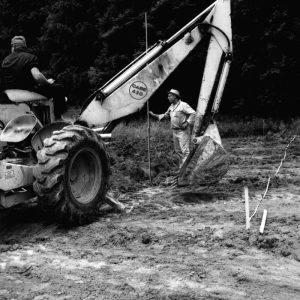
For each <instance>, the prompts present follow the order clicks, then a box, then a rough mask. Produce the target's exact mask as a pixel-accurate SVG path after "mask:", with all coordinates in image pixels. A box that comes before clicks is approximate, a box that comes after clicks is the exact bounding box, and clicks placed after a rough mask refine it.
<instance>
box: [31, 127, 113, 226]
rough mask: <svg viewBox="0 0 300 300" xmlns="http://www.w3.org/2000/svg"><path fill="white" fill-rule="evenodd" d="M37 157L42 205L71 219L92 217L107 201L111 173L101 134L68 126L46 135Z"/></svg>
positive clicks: (79, 220)
mask: <svg viewBox="0 0 300 300" xmlns="http://www.w3.org/2000/svg"><path fill="white" fill-rule="evenodd" d="M37 158H38V164H37V166H36V167H35V168H34V176H35V178H36V181H35V182H34V185H33V187H34V190H35V192H36V193H37V195H38V196H39V199H40V201H39V203H40V206H41V207H42V209H43V210H44V211H50V212H53V213H54V214H55V215H56V216H58V217H59V218H60V219H61V220H63V221H64V222H67V223H72V224H74V223H76V224H83V223H86V222H89V221H91V220H92V219H93V218H94V217H95V216H96V215H97V213H98V210H99V207H100V206H101V204H103V203H104V202H105V194H106V191H107V187H108V182H109V173H110V171H109V163H108V159H107V156H106V152H105V149H104V145H103V142H102V140H101V138H100V136H98V135H97V134H96V133H94V132H93V131H92V130H90V129H87V128H85V127H82V126H78V125H70V126H66V127H64V128H63V129H62V130H59V131H54V132H53V135H52V136H51V137H50V138H47V139H45V141H44V147H43V148H42V149H41V150H40V151H38V153H37Z"/></svg>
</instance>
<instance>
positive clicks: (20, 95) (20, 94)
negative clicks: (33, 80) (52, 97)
mask: <svg viewBox="0 0 300 300" xmlns="http://www.w3.org/2000/svg"><path fill="white" fill-rule="evenodd" d="M4 93H5V94H6V95H7V97H8V98H9V100H11V101H13V102H16V103H19V102H32V101H46V100H48V98H47V97H45V96H43V95H41V94H38V93H35V92H31V91H26V90H17V89H12V90H5V91H4Z"/></svg>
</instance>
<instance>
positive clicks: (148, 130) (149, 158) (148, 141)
mask: <svg viewBox="0 0 300 300" xmlns="http://www.w3.org/2000/svg"><path fill="white" fill-rule="evenodd" d="M147 29H148V25H147V13H145V33H146V52H147V51H148V30H147ZM149 111H150V109H149V100H147V143H148V171H149V180H150V184H152V176H151V154H150V117H149Z"/></svg>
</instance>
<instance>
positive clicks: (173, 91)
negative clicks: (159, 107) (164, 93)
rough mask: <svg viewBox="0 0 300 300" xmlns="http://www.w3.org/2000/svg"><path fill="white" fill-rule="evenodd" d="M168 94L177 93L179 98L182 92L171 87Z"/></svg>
mask: <svg viewBox="0 0 300 300" xmlns="http://www.w3.org/2000/svg"><path fill="white" fill-rule="evenodd" d="M168 94H173V95H176V96H177V97H178V98H180V93H179V91H177V90H174V89H171V90H170V91H169V92H168Z"/></svg>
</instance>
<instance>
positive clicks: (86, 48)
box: [0, 0, 300, 118]
mask: <svg viewBox="0 0 300 300" xmlns="http://www.w3.org/2000/svg"><path fill="white" fill-rule="evenodd" d="M211 3H212V1H208V0H202V1H199V0H148V1H141V0H101V1H100V0H85V1H80V0H53V1H46V0H31V1H28V0H0V28H1V30H0V59H1V60H2V59H3V58H4V57H5V56H6V55H7V54H8V53H9V51H10V39H11V38H12V37H13V36H15V35H24V36H25V37H26V39H27V44H28V46H29V47H30V48H31V49H32V51H33V52H35V53H36V54H37V56H38V57H39V61H40V68H41V70H42V71H43V72H44V73H45V74H46V75H47V76H49V77H52V78H55V79H56V80H57V81H59V82H61V83H63V84H64V85H65V87H66V89H67V91H68V95H69V99H70V101H71V103H73V104H79V105H80V104H82V103H83V102H84V100H85V99H86V97H88V96H89V95H90V93H92V92H93V91H94V90H95V89H96V88H97V87H99V86H101V85H103V84H104V83H105V82H106V81H107V80H108V79H110V78H111V77H112V76H114V75H115V74H116V73H117V72H118V71H120V70H121V69H122V68H123V67H124V66H126V65H127V64H128V63H130V62H131V61H132V60H133V59H134V58H136V57H137V56H138V55H139V54H141V53H142V52H144V51H145V47H146V41H145V24H144V16H145V13H147V18H148V19H147V25H148V26H147V31H148V41H147V42H148V44H149V45H152V44H154V43H156V42H157V41H158V40H164V39H168V38H169V37H170V36H172V35H173V34H174V33H175V32H176V31H178V30H179V29H180V28H181V27H182V26H184V25H185V24H186V23H188V22H189V21H190V20H191V19H192V18H194V17H195V16H196V15H197V14H198V13H199V12H201V11H202V10H203V9H205V8H206V7H208V6H209V5H210V4H211ZM231 3H232V28H233V47H234V48H233V62H232V66H231V70H230V75H229V78H228V81H227V84H226V88H225V92H224V97H223V101H222V104H221V110H220V113H222V114H227V115H238V116H244V115H255V116H265V117H269V116H273V117H284V118H290V117H293V116H297V115H299V111H298V110H297V109H296V108H297V102H298V100H299V96H298V93H297V92H296V90H297V84H298V82H299V79H300V76H299V72H300V71H299V70H300V66H299V58H298V55H299V54H298V53H299V50H300V49H299V48H300V47H299V41H300V18H299V16H298V13H297V11H298V10H297V8H296V1H281V0H264V1H259V0H251V1H249V0H234V1H232V2H231ZM203 57H205V53H204V51H203V49H201V48H200V49H199V51H196V52H195V53H193V54H192V55H191V56H190V57H189V58H188V59H187V60H186V61H185V62H184V63H183V64H182V65H181V66H180V67H179V68H178V69H177V70H176V71H175V72H174V74H173V75H172V76H171V77H170V78H169V79H168V80H167V81H166V83H165V84H164V85H163V86H162V88H161V89H160V90H159V91H158V92H157V93H156V94H155V95H154V96H153V101H151V102H150V107H151V108H152V109H154V110H157V111H161V110H163V109H165V108H166V107H167V103H166V101H165V99H166V91H167V89H169V88H177V89H179V90H181V91H182V94H183V96H184V98H185V100H186V101H188V102H191V104H192V106H194V107H195V105H196V102H197V96H198V93H199V88H200V81H201V78H200V75H201V74H200V73H201V72H200V69H201V65H202V64H203ZM198 74H199V75H198Z"/></svg>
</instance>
